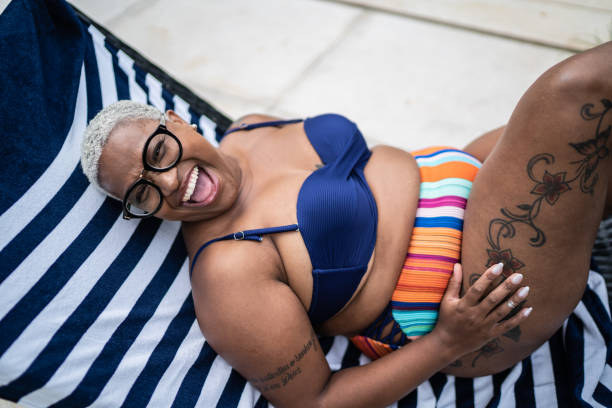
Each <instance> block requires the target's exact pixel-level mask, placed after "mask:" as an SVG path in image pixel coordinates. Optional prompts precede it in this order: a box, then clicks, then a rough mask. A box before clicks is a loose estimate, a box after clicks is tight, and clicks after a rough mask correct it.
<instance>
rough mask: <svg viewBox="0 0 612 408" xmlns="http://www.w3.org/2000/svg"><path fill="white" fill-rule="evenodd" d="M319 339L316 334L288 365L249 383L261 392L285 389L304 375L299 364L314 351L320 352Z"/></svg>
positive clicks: (312, 335)
mask: <svg viewBox="0 0 612 408" xmlns="http://www.w3.org/2000/svg"><path fill="white" fill-rule="evenodd" d="M317 341H318V340H317V337H316V335H315V334H314V332H313V333H312V334H311V336H310V339H308V341H307V342H306V343H304V345H303V346H302V348H301V349H300V350H299V351H298V352H297V353H295V354H294V355H293V358H292V359H291V360H290V361H288V362H287V363H286V364H283V365H281V366H278V367H277V368H276V369H275V370H273V371H270V372H268V373H267V374H266V375H264V376H262V377H258V378H251V379H250V380H249V382H250V383H251V384H253V385H254V386H255V387H257V388H259V390H260V391H261V392H266V391H272V390H278V389H281V388H283V387H285V386H286V385H287V384H289V383H290V382H291V381H292V380H294V379H295V378H296V377H297V376H298V375H300V374H302V369H301V368H300V367H299V366H298V363H299V362H300V361H301V360H302V359H303V358H304V357H305V356H306V355H307V354H308V353H309V352H310V351H312V350H314V351H318V350H319V347H318V346H317Z"/></svg>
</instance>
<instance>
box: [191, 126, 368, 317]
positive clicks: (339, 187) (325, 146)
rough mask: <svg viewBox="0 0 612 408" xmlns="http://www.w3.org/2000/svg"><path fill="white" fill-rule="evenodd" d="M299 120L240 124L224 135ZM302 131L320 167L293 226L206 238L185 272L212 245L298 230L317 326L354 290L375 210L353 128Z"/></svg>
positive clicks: (363, 151) (301, 197)
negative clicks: (307, 262) (307, 264)
mask: <svg viewBox="0 0 612 408" xmlns="http://www.w3.org/2000/svg"><path fill="white" fill-rule="evenodd" d="M301 121H302V120H301V119H294V120H283V121H272V122H262V123H255V124H250V125H246V124H243V125H241V126H240V127H238V128H234V129H230V130H229V131H227V132H226V133H225V135H228V134H229V133H232V132H235V131H238V130H251V129H257V128H260V127H265V126H276V127H280V126H282V125H286V124H290V123H299V122H301ZM304 131H305V132H306V136H307V137H308V139H309V140H310V143H311V144H312V146H313V147H314V149H315V150H316V152H317V153H318V155H319V157H320V158H321V161H322V162H323V164H324V166H322V167H320V168H318V169H317V170H315V171H314V172H312V173H311V174H310V175H309V176H308V177H307V178H306V180H305V181H304V183H303V184H302V187H301V189H300V192H299V194H298V199H297V221H298V224H292V225H284V226H280V227H272V228H261V229H253V230H246V231H239V232H235V233H232V234H228V235H225V236H222V237H219V238H215V239H212V240H210V241H208V242H206V243H205V244H204V245H202V246H201V247H200V248H199V249H198V251H197V252H196V254H195V256H194V257H193V262H192V265H191V271H193V267H194V265H195V263H196V260H197V258H198V256H199V255H200V253H201V252H202V250H203V249H204V248H206V247H207V246H208V245H210V244H212V243H213V242H217V241H222V240H229V239H235V240H251V241H260V242H261V241H262V237H263V235H266V234H274V233H280V232H287V231H299V232H300V233H301V234H302V238H303V240H304V244H305V245H306V248H307V250H308V254H309V256H310V261H311V263H312V267H313V270H312V278H313V290H312V300H311V303H310V309H309V310H308V316H309V317H310V320H311V322H312V323H313V324H320V323H322V322H324V321H326V320H327V319H329V318H330V317H332V316H334V315H335V314H336V313H338V312H339V311H340V309H342V307H343V306H344V305H345V304H346V303H347V302H348V301H349V300H350V299H351V297H352V296H353V293H355V291H356V290H357V287H358V286H359V283H360V282H361V278H362V277H363V275H364V274H365V272H366V270H367V267H368V262H369V260H370V258H371V256H372V252H373V250H374V244H375V243H376V226H377V222H378V211H377V208H376V202H375V201H374V197H373V196H372V192H371V191H370V187H369V186H368V183H367V182H366V179H365V176H364V174H363V169H364V167H365V165H366V163H367V161H368V159H369V158H370V156H371V152H370V151H369V149H368V147H367V145H366V142H365V140H364V138H363V135H362V134H361V132H360V131H359V129H358V128H357V126H356V125H355V124H354V123H353V122H351V121H350V120H348V119H346V118H345V117H343V116H340V115H335V114H326V115H320V116H316V117H313V118H308V119H306V120H304ZM225 135H224V136H225Z"/></svg>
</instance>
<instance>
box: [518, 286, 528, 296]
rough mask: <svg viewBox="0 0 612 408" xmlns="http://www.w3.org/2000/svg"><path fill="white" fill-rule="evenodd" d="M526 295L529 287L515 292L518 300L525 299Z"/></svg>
mask: <svg viewBox="0 0 612 408" xmlns="http://www.w3.org/2000/svg"><path fill="white" fill-rule="evenodd" d="M528 293H529V286H525V287H522V288H521V289H520V290H519V291H518V292H517V295H518V297H520V298H524V297H526V296H527V294H528Z"/></svg>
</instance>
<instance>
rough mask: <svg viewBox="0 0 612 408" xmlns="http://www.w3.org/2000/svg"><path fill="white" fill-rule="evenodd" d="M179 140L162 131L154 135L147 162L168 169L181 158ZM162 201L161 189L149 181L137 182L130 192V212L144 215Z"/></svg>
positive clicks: (128, 200)
mask: <svg viewBox="0 0 612 408" xmlns="http://www.w3.org/2000/svg"><path fill="white" fill-rule="evenodd" d="M179 156H180V147H179V144H178V141H177V140H176V139H175V138H173V137H172V136H170V135H167V134H164V133H160V134H157V135H155V136H153V137H152V138H151V139H150V140H149V143H148V145H147V153H146V156H145V157H146V161H147V164H148V165H149V166H151V167H153V168H155V169H158V170H168V169H170V168H172V167H173V166H174V165H175V164H176V162H177V161H178V160H179ZM161 201H162V196H161V193H160V192H159V190H158V189H157V188H155V187H153V186H152V185H150V184H147V183H139V184H137V185H136V186H135V187H134V188H133V189H132V191H130V193H129V194H128V197H127V204H128V210H129V213H131V214H132V215H135V216H144V215H147V214H150V213H152V212H154V211H155V210H157V208H158V207H159V204H160V203H161Z"/></svg>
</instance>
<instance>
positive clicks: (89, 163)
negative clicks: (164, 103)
mask: <svg viewBox="0 0 612 408" xmlns="http://www.w3.org/2000/svg"><path fill="white" fill-rule="evenodd" d="M163 115H164V114H163V113H162V112H160V111H159V110H158V109H156V108H154V107H153V106H149V105H145V104H143V103H139V102H134V101H119V102H115V103H113V104H110V105H108V106H107V107H105V108H104V109H102V110H101V111H100V112H99V113H98V114H97V115H96V116H95V117H94V118H93V119H92V120H91V122H89V125H87V129H85V133H84V135H83V142H82V143H81V167H82V168H83V173H85V176H87V179H88V180H89V182H90V183H91V184H92V185H94V186H95V187H96V188H98V189H99V190H100V191H103V192H104V193H105V194H107V195H110V196H112V197H114V196H113V195H112V194H110V193H109V192H108V191H106V190H104V188H102V186H101V185H100V180H99V178H98V176H99V174H98V173H99V162H100V156H101V155H102V149H103V148H104V145H105V144H106V142H107V141H108V137H109V136H110V134H111V132H112V131H113V130H114V129H115V128H116V127H117V126H119V125H123V124H126V123H127V122H131V121H138V120H142V119H153V120H161V118H162V117H163ZM114 198H117V197H114Z"/></svg>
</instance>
